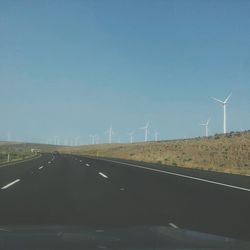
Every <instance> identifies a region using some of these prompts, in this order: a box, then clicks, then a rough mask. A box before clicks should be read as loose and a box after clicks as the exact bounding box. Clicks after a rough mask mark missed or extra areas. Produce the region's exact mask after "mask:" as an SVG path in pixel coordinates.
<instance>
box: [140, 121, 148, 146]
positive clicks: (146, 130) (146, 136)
mask: <svg viewBox="0 0 250 250" xmlns="http://www.w3.org/2000/svg"><path fill="white" fill-rule="evenodd" d="M148 127H149V121H148V122H147V124H146V126H144V127H141V128H140V129H144V130H145V138H144V141H145V142H147V141H148Z"/></svg>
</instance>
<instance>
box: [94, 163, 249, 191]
mask: <svg viewBox="0 0 250 250" xmlns="http://www.w3.org/2000/svg"><path fill="white" fill-rule="evenodd" d="M98 160H101V161H107V162H114V163H118V164H123V165H127V166H131V167H135V168H142V169H147V170H150V171H154V172H159V173H164V174H169V175H175V176H179V177H183V178H187V179H193V180H196V181H203V182H207V183H211V184H215V185H219V186H224V187H229V188H234V189H238V190H243V191H247V192H250V189H248V188H243V187H238V186H234V185H229V184H225V183H221V182H216V181H210V180H206V179H202V178H197V177H193V176H189V175H184V174H177V173H173V172H168V171H165V170H160V169H153V168H148V167H143V166H140V165H135V164H129V163H125V162H120V161H113V160H106V159H98Z"/></svg>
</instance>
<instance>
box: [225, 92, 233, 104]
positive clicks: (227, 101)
mask: <svg viewBox="0 0 250 250" xmlns="http://www.w3.org/2000/svg"><path fill="white" fill-rule="evenodd" d="M232 94H233V93H231V94H230V95H229V96H228V97H227V98H226V100H225V101H224V103H227V102H228V100H229V99H230V97H231V96H232Z"/></svg>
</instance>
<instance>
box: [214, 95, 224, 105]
mask: <svg viewBox="0 0 250 250" xmlns="http://www.w3.org/2000/svg"><path fill="white" fill-rule="evenodd" d="M212 99H214V100H215V101H217V102H220V103H222V104H224V102H223V101H221V100H219V99H217V98H214V97H212Z"/></svg>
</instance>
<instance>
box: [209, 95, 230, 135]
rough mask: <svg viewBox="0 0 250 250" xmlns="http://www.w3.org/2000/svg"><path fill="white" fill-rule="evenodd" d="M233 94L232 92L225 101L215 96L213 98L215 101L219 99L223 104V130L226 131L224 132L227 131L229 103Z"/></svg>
mask: <svg viewBox="0 0 250 250" xmlns="http://www.w3.org/2000/svg"><path fill="white" fill-rule="evenodd" d="M231 96H232V93H231V94H230V95H229V96H228V97H227V98H226V99H225V100H224V101H221V100H219V99H217V98H214V97H213V99H214V100H215V101H217V102H219V103H221V104H222V105H223V111H224V121H223V132H224V134H226V133H227V104H228V100H229V98H230V97H231Z"/></svg>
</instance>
